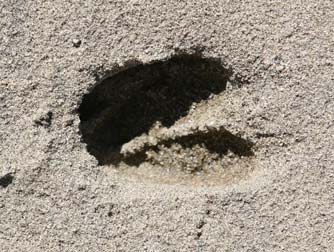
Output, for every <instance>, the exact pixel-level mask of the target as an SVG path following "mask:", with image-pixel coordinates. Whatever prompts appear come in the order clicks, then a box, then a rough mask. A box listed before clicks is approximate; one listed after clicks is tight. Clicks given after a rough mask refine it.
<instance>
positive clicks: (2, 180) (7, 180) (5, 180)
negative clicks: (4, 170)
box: [0, 173, 14, 188]
mask: <svg viewBox="0 0 334 252" xmlns="http://www.w3.org/2000/svg"><path fill="white" fill-rule="evenodd" d="M13 179H14V176H13V175H12V174H11V173H8V174H6V175H4V176H2V177H0V186H1V187H3V188H6V187H7V186H9V185H10V184H11V183H12V182H13Z"/></svg>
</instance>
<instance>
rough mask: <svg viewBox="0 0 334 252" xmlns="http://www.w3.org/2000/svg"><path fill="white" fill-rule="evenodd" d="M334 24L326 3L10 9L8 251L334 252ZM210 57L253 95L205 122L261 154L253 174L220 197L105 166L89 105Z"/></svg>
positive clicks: (0, 193) (1, 159)
mask: <svg viewBox="0 0 334 252" xmlns="http://www.w3.org/2000/svg"><path fill="white" fill-rule="evenodd" d="M333 24H334V2H333V1H330V0H325V1H315V0H306V1H267V0H256V1H216V0H213V1H204V0H196V1H160V0H159V1H140V0H138V1H135V0H133V1H102V0H97V1H75V0H74V1H64V0H55V1H41V0H34V1H23V0H15V1H14V0H6V1H1V2H0V247H1V251H333V250H334V239H333V237H334V208H333V206H334V196H333V195H334V171H333V170H334V165H333V163H334V152H333V149H334V141H333V140H334V137H333V136H334V126H333V120H334V97H333V96H334V85H333V84H334V66H333V64H334V25H333ZM199 50H200V51H201V53H202V54H203V57H205V58H216V59H217V58H218V59H220V60H221V61H222V62H223V63H224V66H225V67H226V68H227V69H232V70H233V73H234V74H235V75H236V76H239V78H240V83H243V85H240V86H235V87H232V88H229V89H228V90H226V91H223V92H222V93H221V94H220V95H218V96H217V97H215V98H214V99H216V100H215V101H214V102H213V103H214V105H212V106H211V105H210V102H212V101H211V100H208V101H207V103H206V105H205V106H206V110H205V111H206V112H205V113H204V114H205V115H206V119H205V120H211V119H217V118H218V119H219V125H218V126H224V128H226V129H227V130H228V131H229V132H231V134H233V135H237V136H240V137H242V138H243V139H248V140H250V141H252V143H254V146H255V147H254V149H253V151H254V156H252V162H254V164H252V172H251V174H249V175H248V176H246V177H243V178H240V179H239V178H238V179H235V180H233V181H232V182H231V181H230V183H225V182H224V183H217V184H215V185H211V186H208V185H205V184H203V183H200V184H196V185H193V184H189V183H185V184H183V183H182V182H180V180H177V181H174V182H173V183H165V181H163V180H154V181H149V180H147V179H143V180H142V181H141V180H140V179H138V178H139V177H140V173H139V176H138V175H136V176H134V177H132V176H130V175H129V176H127V174H128V173H129V169H126V170H127V172H122V171H121V170H120V169H114V168H113V167H111V166H110V165H102V166H101V165H98V161H97V159H96V158H95V157H94V156H93V155H91V154H90V153H89V152H88V151H87V145H86V144H85V143H84V141H82V134H81V131H80V124H81V122H80V118H79V113H78V111H79V108H80V104H81V103H82V100H83V97H84V95H85V94H87V93H89V92H90V91H91V90H92V89H93V88H94V87H95V86H96V84H97V83H98V82H99V81H100V80H101V79H103V78H105V77H106V76H107V75H108V76H110V75H112V74H113V73H115V72H116V71H118V70H119V69H123V70H124V69H128V68H131V67H133V65H136V64H137V65H138V64H150V63H151V62H156V61H166V60H167V59H169V58H170V57H173V55H176V54H178V53H179V52H183V53H186V54H189V55H191V54H193V53H194V52H198V51H199ZM199 114H201V113H199ZM202 114H203V113H202ZM203 120H204V119H203ZM130 147H131V146H130ZM130 149H131V148H130ZM187 155H188V154H187ZM159 162H160V161H159ZM153 168H154V167H153ZM160 168H161V167H160ZM162 168H164V167H162ZM165 168H166V167H165ZM169 168H170V169H173V167H169ZM134 169H137V168H134ZM137 170H138V169H137ZM130 171H131V169H130ZM159 176H161V174H160V175H159ZM232 177H233V176H232Z"/></svg>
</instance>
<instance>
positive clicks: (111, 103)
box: [79, 55, 241, 164]
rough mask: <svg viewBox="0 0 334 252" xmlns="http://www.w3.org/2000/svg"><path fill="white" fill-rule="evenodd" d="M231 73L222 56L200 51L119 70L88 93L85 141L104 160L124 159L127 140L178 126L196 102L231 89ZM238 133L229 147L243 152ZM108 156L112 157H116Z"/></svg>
mask: <svg viewBox="0 0 334 252" xmlns="http://www.w3.org/2000/svg"><path fill="white" fill-rule="evenodd" d="M230 76H231V71H229V70H226V69H225V68H223V66H222V64H221V62H220V60H216V59H207V58H202V57H200V56H199V55H180V56H175V57H173V58H171V59H169V60H167V61H159V62H154V63H152V64H146V65H143V64H140V65H137V66H135V67H132V68H130V69H127V70H124V71H122V72H119V73H117V74H115V75H113V76H111V77H109V78H107V79H105V80H103V81H102V82H101V83H100V84H98V85H97V86H96V87H95V88H94V89H93V90H92V91H91V92H90V93H89V94H87V95H85V96H84V98H83V101H82V104H81V106H80V108H79V114H80V119H81V124H80V130H81V133H82V137H83V141H84V142H85V143H87V149H88V151H89V152H90V153H91V154H92V155H94V156H95V157H96V158H97V160H98V161H99V163H100V164H106V163H113V161H112V160H114V161H116V160H118V159H119V158H120V154H119V150H120V147H121V146H122V145H123V144H124V143H127V142H129V141H130V140H132V139H133V138H135V137H137V136H139V135H141V134H143V133H147V132H148V130H149V129H150V128H151V127H152V125H153V124H154V123H155V122H156V121H160V122H161V123H162V125H163V126H165V127H170V126H172V125H173V124H174V123H175V122H176V121H177V120H178V119H180V118H181V117H183V116H185V115H187V113H188V111H189V108H190V106H191V105H192V104H193V103H194V102H196V103H197V102H200V101H201V100H205V99H208V98H209V96H210V95H211V94H218V93H220V92H222V91H223V90H225V88H226V82H227V80H228V79H229V77H230ZM232 136H233V135H230V136H229V137H228V139H229V142H230V144H229V147H228V148H229V149H231V150H232V151H233V150H234V151H235V152H236V153H238V152H240V151H241V149H240V148H241V147H240V146H239V145H240V140H238V141H237V140H236V138H237V137H235V136H233V137H234V138H233V137H232ZM192 137H194V136H192ZM201 137H202V136H198V137H197V138H199V139H198V141H204V142H205V141H207V144H208V145H211V143H209V140H208V136H203V137H202V138H203V139H201ZM225 137H226V135H225ZM209 138H210V137H209ZM233 139H234V140H233ZM232 140H233V141H232ZM191 141H193V140H191V139H184V141H183V140H182V141H181V142H191ZM215 148H218V149H215V150H213V151H216V152H224V150H225V149H226V148H227V146H225V147H222V146H220V147H218V146H216V147H215ZM219 148H222V150H220V149H219ZM106 156H109V157H110V156H112V158H111V160H110V158H107V160H108V161H107V160H106ZM116 162H117V161H116Z"/></svg>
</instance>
